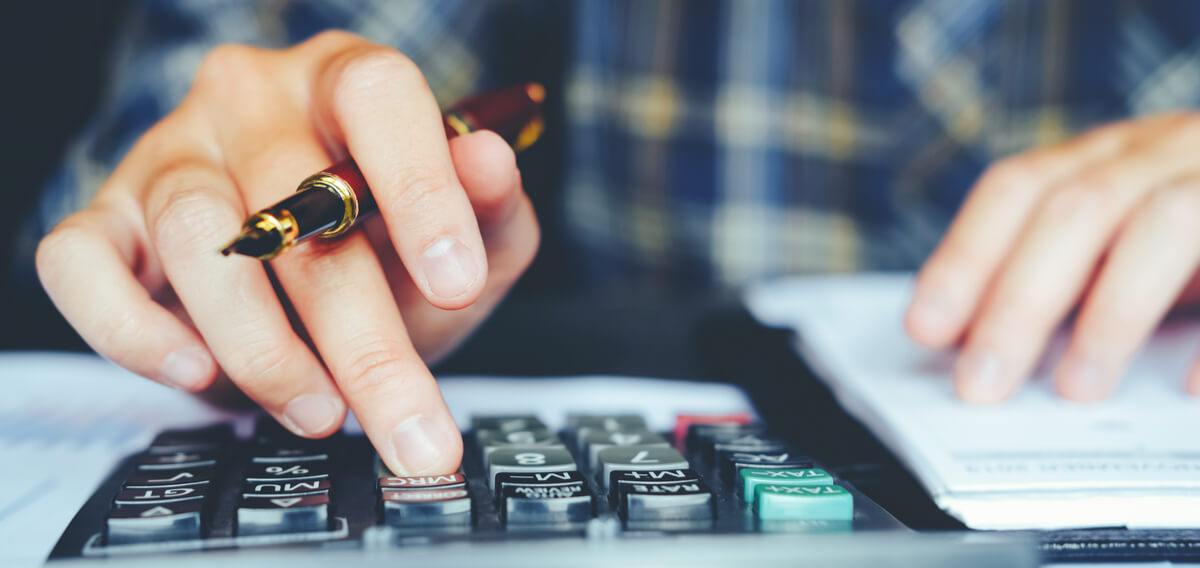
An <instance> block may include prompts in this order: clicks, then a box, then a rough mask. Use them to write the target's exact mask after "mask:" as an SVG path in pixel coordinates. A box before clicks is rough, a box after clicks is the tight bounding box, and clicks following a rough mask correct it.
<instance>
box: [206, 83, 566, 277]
mask: <svg viewBox="0 0 1200 568" xmlns="http://www.w3.org/2000/svg"><path fill="white" fill-rule="evenodd" d="M545 98H546V91H545V89H544V88H542V86H541V85H538V84H536V83H529V84H525V85H517V86H513V87H508V88H504V89H500V90H496V91H491V92H488V93H483V94H480V95H476V96H473V97H470V98H468V99H465V100H462V101H460V102H458V103H456V104H455V105H454V106H452V107H451V108H450V110H448V111H446V113H445V114H443V115H442V124H443V126H445V129H446V138H454V137H455V136H458V135H461V134H467V133H470V132H474V131H476V130H492V131H495V132H496V133H497V134H499V135H500V136H501V137H503V138H504V139H505V140H508V142H509V143H510V144H512V145H513V148H514V149H516V150H517V151H521V150H523V149H525V148H527V147H529V145H531V144H533V143H534V142H535V141H537V138H538V136H540V135H541V133H542V119H541V114H540V109H541V103H542V101H543V100H544V99H545ZM376 210H377V208H376V205H375V198H374V197H372V196H371V191H370V189H369V188H368V187H367V182H366V180H365V179H363V175H362V172H360V171H359V170H358V166H356V165H355V164H354V161H353V160H346V161H344V162H340V163H338V164H334V165H333V166H330V167H328V168H326V169H324V170H321V171H319V172H317V173H315V174H313V175H311V176H309V177H308V178H307V179H305V180H304V181H303V182H301V183H300V187H299V188H297V189H296V193H294V194H292V195H291V196H290V197H288V198H287V199H284V200H283V201H280V202H279V203H276V204H275V205H273V206H271V207H268V208H266V209H263V210H262V211H259V212H258V213H255V214H253V215H251V216H250V217H249V218H247V219H246V221H245V222H244V223H242V229H241V232H239V233H238V235H237V236H236V237H234V238H233V240H232V241H230V242H229V244H228V245H226V246H225V248H223V249H221V254H223V255H225V256H229V255H230V254H232V253H235V252H236V253H238V254H244V255H246V256H253V257H256V258H259V259H261V260H270V259H272V258H275V257H276V256H279V255H280V254H282V253H283V252H284V251H286V250H288V249H289V248H291V247H293V246H295V245H296V243H298V242H300V241H302V240H304V239H308V238H312V237H321V238H330V237H336V236H338V235H342V234H345V233H346V232H347V231H349V230H350V229H351V228H352V227H354V225H356V224H357V223H358V222H359V221H360V220H362V219H363V218H365V217H367V216H369V215H371V214H372V213H375V212H376Z"/></svg>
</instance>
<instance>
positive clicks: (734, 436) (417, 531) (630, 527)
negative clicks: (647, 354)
mask: <svg viewBox="0 0 1200 568" xmlns="http://www.w3.org/2000/svg"><path fill="white" fill-rule="evenodd" d="M472 424H473V426H474V430H473V431H472V432H468V433H467V434H468V435H466V436H465V437H464V439H465V440H466V441H467V442H468V443H467V444H466V447H465V450H466V451H465V454H464V463H463V468H462V469H461V470H460V471H458V472H454V473H450V474H445V475H427V476H394V475H390V472H387V471H386V468H384V467H383V465H382V462H381V460H379V458H378V457H377V456H375V455H374V453H373V452H372V451H371V449H370V446H369V443H368V442H367V441H366V440H365V438H362V437H361V436H345V435H335V436H334V437H333V438H331V439H328V440H306V439H301V438H297V437H295V436H292V435H291V434H289V433H287V432H286V431H285V430H283V429H282V428H280V427H279V426H278V425H277V424H274V422H273V421H270V420H269V419H264V420H263V421H260V423H259V425H258V427H257V430H256V432H255V434H254V436H253V437H252V438H251V439H250V440H237V439H235V438H234V437H233V436H232V432H231V430H229V429H227V428H217V429H212V428H209V429H204V430H197V431H192V432H186V431H183V432H169V433H164V434H162V435H160V436H159V438H157V439H156V441H155V443H154V444H153V445H152V446H151V448H149V449H148V450H147V451H146V452H144V453H142V454H139V455H138V456H135V457H134V458H133V459H131V460H130V462H129V464H130V467H131V468H132V469H131V471H129V472H128V473H127V474H124V477H123V483H122V484H121V487H120V489H119V490H118V491H116V492H115V493H114V494H111V495H112V497H111V498H110V499H111V500H110V501H109V503H110V507H111V508H110V510H109V512H108V514H107V516H106V517H105V526H104V530H103V535H102V538H101V539H100V540H99V541H97V549H104V548H108V549H119V548H120V547H123V546H126V545H143V544H146V543H156V542H157V543H171V542H182V543H185V544H186V543H193V542H195V543H203V542H220V543H226V544H225V545H227V546H253V545H257V544H270V543H271V542H274V541H273V540H272V539H273V538H276V537H278V538H288V539H291V540H287V541H281V542H294V541H295V539H296V538H298V537H303V539H305V540H321V539H345V538H351V539H353V538H361V537H362V536H363V535H364V534H366V533H367V532H370V531H376V532H378V531H385V532H383V533H380V534H383V535H388V534H392V533H388V532H386V531H393V532H394V534H395V538H396V539H398V540H397V541H396V542H397V543H400V542H403V539H406V538H412V537H414V536H415V537H420V538H447V539H455V538H471V535H472V534H478V533H499V534H506V535H512V536H513V537H514V538H516V537H518V536H519V535H526V536H527V537H528V536H529V535H540V536H539V537H545V536H547V535H557V536H556V537H564V536H567V537H570V536H573V537H576V538H578V537H582V536H584V535H585V534H587V533H588V532H589V530H587V527H588V526H589V525H590V523H592V522H602V523H603V522H616V523H618V524H619V526H620V527H622V530H625V531H630V532H631V533H639V532H644V531H651V532H662V531H667V532H671V531H683V532H695V531H699V532H704V533H714V532H715V533H722V532H757V531H760V530H763V531H766V530H788V531H795V530H801V531H803V530H811V529H812V528H814V527H819V528H820V530H829V526H830V525H829V523H839V522H840V523H851V522H859V523H860V524H863V523H862V522H861V521H853V520H854V519H855V515H856V511H859V510H861V509H862V508H863V507H864V506H869V507H870V510H871V511H873V512H872V513H871V514H873V515H876V516H881V517H882V520H883V521H884V522H885V523H884V526H886V527H887V528H894V527H895V526H897V525H895V521H894V519H890V517H887V516H886V513H885V512H883V511H882V509H879V508H878V507H877V506H875V505H874V504H872V503H869V502H866V503H864V502H862V501H859V500H860V499H862V497H861V495H859V494H857V493H854V492H852V491H848V490H847V489H846V488H845V487H844V484H842V483H840V482H839V480H838V479H837V478H836V477H835V476H833V475H831V474H829V473H828V472H827V470H824V469H821V468H819V467H817V464H816V463H815V462H814V461H813V460H812V459H811V458H810V457H809V456H808V454H806V453H803V452H797V451H796V450H797V448H794V447H792V446H790V445H789V444H787V443H784V442H782V441H780V440H778V439H775V438H772V437H770V436H769V434H768V432H767V431H766V430H765V429H764V428H763V427H762V426H761V425H759V424H754V423H745V422H744V421H742V420H741V419H740V417H737V416H735V417H714V418H713V419H712V420H708V419H706V417H704V416H687V417H686V420H685V419H684V418H681V423H680V424H679V425H678V426H677V427H676V430H675V431H676V432H685V434H684V438H683V439H680V438H678V437H676V436H672V435H663V434H662V433H660V432H657V431H653V430H650V429H648V428H647V425H646V422H645V420H643V419H642V417H641V416H638V415H631V414H613V415H583V414H578V415H571V416H569V417H568V419H567V422H566V424H567V427H566V428H565V429H564V430H562V431H561V432H556V431H554V430H551V429H550V428H548V427H547V425H546V424H545V423H544V422H542V421H541V420H540V419H539V418H538V417H536V416H533V415H505V416H481V417H476V418H474V419H473V421H472ZM813 523H816V525H814V524H813ZM845 526H846V527H851V525H850V524H846V525H845ZM780 527H783V528H782V529H781V528H780ZM847 530H849V528H847ZM491 538H495V537H491ZM196 546H197V547H200V545H196Z"/></svg>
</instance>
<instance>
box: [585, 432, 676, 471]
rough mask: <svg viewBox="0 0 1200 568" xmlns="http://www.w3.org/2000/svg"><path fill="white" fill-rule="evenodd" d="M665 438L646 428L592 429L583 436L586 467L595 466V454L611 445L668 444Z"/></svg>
mask: <svg viewBox="0 0 1200 568" xmlns="http://www.w3.org/2000/svg"><path fill="white" fill-rule="evenodd" d="M669 445H670V444H668V443H667V439H666V438H664V437H662V436H660V435H658V434H656V433H654V432H651V431H650V430H646V429H645V428H643V429H640V430H626V431H615V432H614V431H608V430H592V431H591V432H588V434H587V435H586V436H584V438H583V447H584V448H587V456H588V467H589V468H595V467H596V464H597V459H596V456H597V455H598V454H599V453H600V452H601V451H602V450H606V449H608V448H611V447H613V446H669Z"/></svg>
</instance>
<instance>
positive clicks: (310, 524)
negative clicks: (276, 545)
mask: <svg viewBox="0 0 1200 568" xmlns="http://www.w3.org/2000/svg"><path fill="white" fill-rule="evenodd" d="M326 530H329V494H328V493H318V494H313V495H292V496H282V497H254V498H248V499H242V502H241V504H240V505H238V509H237V533H238V536H251V535H260V534H283V533H304V532H317V531H326Z"/></svg>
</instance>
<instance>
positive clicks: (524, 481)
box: [496, 471, 587, 494]
mask: <svg viewBox="0 0 1200 568" xmlns="http://www.w3.org/2000/svg"><path fill="white" fill-rule="evenodd" d="M566 486H578V487H580V488H582V489H586V488H587V479H586V478H584V477H583V474H581V473H579V472H578V471H548V472H532V473H512V472H509V473H499V474H496V493H497V494H500V493H503V492H504V488H505V487H566Z"/></svg>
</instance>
